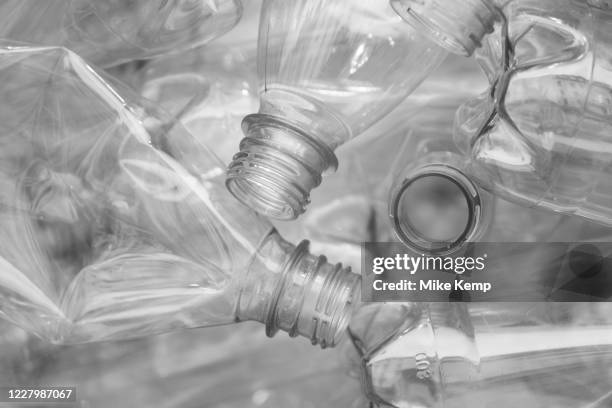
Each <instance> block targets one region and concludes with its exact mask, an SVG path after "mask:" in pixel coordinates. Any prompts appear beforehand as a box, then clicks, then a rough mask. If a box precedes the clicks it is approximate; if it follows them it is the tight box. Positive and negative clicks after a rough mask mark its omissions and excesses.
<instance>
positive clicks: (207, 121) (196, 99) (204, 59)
mask: <svg viewBox="0 0 612 408" xmlns="http://www.w3.org/2000/svg"><path fill="white" fill-rule="evenodd" d="M239 27H240V26H239ZM255 38H256V34H255ZM256 47H257V43H256V40H252V41H250V42H244V43H241V44H235V45H230V46H228V45H226V44H220V45H217V44H211V45H207V46H205V47H201V48H198V49H195V50H191V51H189V52H185V53H182V54H179V55H180V59H177V58H176V56H173V57H166V58H161V59H157V60H154V61H151V63H149V64H147V66H146V67H145V68H144V69H143V72H141V73H140V75H139V81H141V82H142V84H141V85H140V88H139V89H140V93H141V94H142V95H143V96H144V97H146V98H147V99H150V100H153V101H155V102H156V103H158V104H159V105H160V106H161V107H163V108H164V109H165V110H166V111H168V112H169V113H170V114H172V115H173V116H175V117H176V118H177V119H178V120H180V121H181V123H182V124H183V125H184V126H185V127H186V128H187V130H189V131H190V132H191V133H192V134H193V135H194V136H196V137H197V138H198V139H200V140H202V141H203V142H204V143H205V144H206V145H208V146H210V147H211V148H212V149H213V150H214V152H215V154H216V155H217V156H219V158H220V159H221V160H222V161H223V163H224V164H228V163H229V162H230V161H231V158H232V155H233V153H234V149H235V148H236V144H238V142H239V141H240V138H241V135H242V130H241V127H240V121H241V119H242V117H244V115H246V114H248V113H249V112H252V111H253V109H257V103H258V100H257V69H256V66H255V60H256V58H255V53H256Z"/></svg>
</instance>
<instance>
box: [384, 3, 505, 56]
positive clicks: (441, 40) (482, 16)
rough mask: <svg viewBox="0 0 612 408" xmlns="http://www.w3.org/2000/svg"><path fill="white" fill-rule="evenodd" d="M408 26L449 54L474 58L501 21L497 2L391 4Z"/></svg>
mask: <svg viewBox="0 0 612 408" xmlns="http://www.w3.org/2000/svg"><path fill="white" fill-rule="evenodd" d="M390 3H391V6H392V7H393V9H394V10H395V12H396V13H397V14H399V15H400V16H401V17H402V18H403V19H404V20H405V21H406V22H407V23H409V24H410V25H411V26H412V27H414V28H415V29H417V30H418V31H419V32H422V33H425V34H427V35H428V37H429V38H430V39H431V40H432V41H435V42H436V43H437V44H438V45H440V46H441V47H443V48H445V49H447V50H448V51H450V52H452V53H455V54H459V55H465V56H470V55H472V53H473V52H474V50H476V49H477V48H479V47H480V45H481V43H482V40H483V38H484V36H485V35H486V34H488V33H490V32H492V31H493V28H494V27H493V24H494V23H495V21H496V20H497V19H498V17H499V15H500V14H499V11H498V9H497V7H496V6H495V5H494V4H493V3H494V0H463V1H457V0H390Z"/></svg>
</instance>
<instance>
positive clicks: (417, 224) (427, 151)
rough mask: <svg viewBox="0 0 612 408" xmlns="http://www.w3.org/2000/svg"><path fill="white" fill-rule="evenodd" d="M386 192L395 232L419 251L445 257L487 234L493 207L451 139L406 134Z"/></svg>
mask: <svg viewBox="0 0 612 408" xmlns="http://www.w3.org/2000/svg"><path fill="white" fill-rule="evenodd" d="M398 156H400V157H401V159H400V160H399V162H398V163H397V165H396V168H395V169H394V182H393V184H392V186H391V189H390V192H389V194H390V197H389V216H390V217H391V222H392V226H393V229H394V231H395V234H396V235H397V237H398V238H399V239H400V241H402V242H403V243H404V244H406V245H407V246H408V247H409V248H411V249H412V250H414V251H415V252H417V253H428V254H439V255H445V254H450V253H454V252H456V251H458V250H460V249H461V248H462V247H463V246H464V245H465V244H466V243H467V242H475V241H477V240H478V239H479V238H480V237H482V235H483V234H484V233H485V232H486V231H487V228H488V225H489V223H490V220H491V216H492V214H493V211H494V208H493V205H494V200H493V198H492V197H491V196H490V194H489V193H488V192H486V191H485V190H482V189H481V188H479V187H478V186H477V185H476V184H474V183H473V182H472V180H471V178H470V176H469V174H466V173H465V171H466V169H467V168H468V165H469V162H468V161H467V160H466V158H465V157H463V156H462V155H461V154H459V153H458V152H457V150H456V148H455V146H454V143H453V141H452V138H451V137H450V135H445V134H444V133H441V134H437V135H431V134H427V135H415V134H409V135H408V137H407V138H406V140H405V142H404V148H403V149H400V152H399V153H398Z"/></svg>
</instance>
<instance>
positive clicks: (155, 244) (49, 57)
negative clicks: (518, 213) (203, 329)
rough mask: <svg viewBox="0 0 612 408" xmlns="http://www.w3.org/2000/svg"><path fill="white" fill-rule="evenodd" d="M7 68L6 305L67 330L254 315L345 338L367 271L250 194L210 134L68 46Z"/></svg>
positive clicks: (321, 338) (326, 339)
mask: <svg viewBox="0 0 612 408" xmlns="http://www.w3.org/2000/svg"><path fill="white" fill-rule="evenodd" d="M0 67H2V69H0V99H1V100H2V101H4V102H3V106H2V109H1V110H0V115H1V116H0V123H1V125H0V126H1V127H0V141H1V142H2V146H1V156H2V157H1V160H0V163H1V164H0V183H1V187H2V188H0V193H1V195H0V202H1V203H2V206H1V207H0V208H1V211H0V225H1V227H2V231H3V232H4V237H3V239H2V240H0V263H1V264H2V267H1V268H0V299H1V302H0V305H1V306H0V311H1V313H2V315H3V316H5V317H7V318H8V319H9V320H11V321H13V322H15V323H16V324H18V325H20V326H21V327H23V328H26V329H27V330H29V331H31V332H35V333H37V334H39V335H41V336H44V337H46V338H49V339H52V340H53V341H56V342H87V341H96V340H104V339H122V338H129V337H136V336H144V335H150V334H154V333H159V332H163V331H169V330H174V329H179V328H184V327H200V326H207V325H213V324H220V323H229V322H232V321H236V320H249V319H250V320H257V321H260V322H263V323H265V324H266V331H267V333H268V334H269V335H272V334H273V333H274V332H275V331H277V330H278V329H281V330H285V331H287V332H289V333H290V334H291V335H298V334H301V335H304V336H307V337H309V338H311V340H312V341H313V342H314V343H320V344H321V345H322V346H329V345H333V344H334V343H335V341H336V339H337V337H338V336H339V335H340V333H341V331H342V328H343V327H344V325H345V324H346V320H347V314H348V313H349V310H350V305H351V302H353V301H354V300H355V299H356V298H355V297H356V296H358V295H357V293H358V286H359V277H358V276H357V275H355V274H353V273H351V272H350V269H347V268H342V266H341V265H335V266H334V265H332V264H329V263H327V262H326V260H325V257H316V256H312V255H310V254H309V253H308V243H307V242H306V241H304V242H302V243H301V244H299V245H298V246H297V247H296V246H294V245H292V244H290V243H288V242H287V241H285V240H284V239H283V238H281V236H280V235H279V234H278V233H277V232H276V231H275V230H274V229H273V227H272V226H271V224H269V223H268V222H267V221H265V220H264V219H262V218H259V217H257V215H256V214H255V213H253V212H251V211H250V210H249V209H247V208H246V207H244V206H242V205H241V204H240V203H238V202H237V201H236V200H235V199H234V198H233V197H232V196H231V195H230V194H229V193H228V192H227V190H226V189H225V186H224V183H223V182H224V170H223V166H222V164H221V163H220V162H219V160H218V159H217V158H216V157H215V156H214V154H212V153H211V151H210V150H209V149H208V148H207V147H206V145H204V144H202V143H201V142H199V141H197V139H195V138H194V137H193V136H192V135H191V134H190V133H188V132H187V131H186V130H185V129H184V128H183V127H182V126H181V125H180V124H178V123H177V122H176V121H175V120H167V119H165V117H164V115H163V114H162V113H160V112H159V111H157V109H156V108H155V107H154V106H149V104H148V103H147V102H145V101H144V100H141V99H140V98H139V97H138V96H137V95H134V94H132V93H131V92H130V91H129V90H127V89H124V88H123V87H122V86H121V85H120V84H114V85H113V86H111V83H112V79H110V78H103V77H102V76H100V75H99V74H98V73H96V72H95V71H94V70H93V69H92V68H91V67H90V66H88V65H87V64H86V63H84V62H83V60H82V59H81V58H80V57H78V56H77V55H76V54H74V53H73V52H71V51H68V50H66V49H65V48H56V47H4V48H2V49H1V50H0ZM109 81H110V82H109Z"/></svg>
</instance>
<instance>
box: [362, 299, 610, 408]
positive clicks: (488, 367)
mask: <svg viewBox="0 0 612 408" xmlns="http://www.w3.org/2000/svg"><path fill="white" fill-rule="evenodd" d="M609 316H610V304H609V303H599V304H594V303H588V304H585V303H538V304H530V303H510V304H505V303H497V304H495V303H491V304H489V303H482V304H478V303H476V304H473V305H472V304H470V305H467V304H462V303H421V304H419V303H389V304H370V305H367V306H364V307H363V308H362V309H361V310H360V311H359V312H358V314H357V315H356V317H355V319H354V320H353V322H352V323H351V328H350V330H351V333H352V338H353V341H354V343H355V345H356V347H357V348H358V350H359V351H360V353H361V358H362V369H363V378H364V380H365V382H364V385H365V392H366V393H367V395H368V396H369V398H370V399H371V400H372V401H373V402H374V403H375V404H376V406H379V407H424V408H435V407H445V408H449V407H457V408H459V407H466V406H469V407H490V406H497V407H504V408H505V407H516V406H521V405H523V406H529V407H540V406H542V407H543V406H554V407H568V408H569V407H576V406H604V405H597V404H598V403H599V402H601V403H602V404H605V401H609V398H610V389H609V385H610V381H612V377H611V376H612V373H611V372H610V370H609V366H610V363H611V362H612V330H611V327H610V325H611V324H612V321H611V320H610V317H609ZM589 404H593V405H589Z"/></svg>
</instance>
